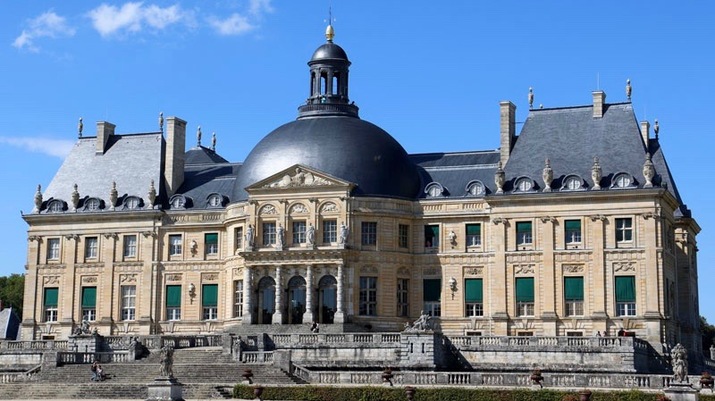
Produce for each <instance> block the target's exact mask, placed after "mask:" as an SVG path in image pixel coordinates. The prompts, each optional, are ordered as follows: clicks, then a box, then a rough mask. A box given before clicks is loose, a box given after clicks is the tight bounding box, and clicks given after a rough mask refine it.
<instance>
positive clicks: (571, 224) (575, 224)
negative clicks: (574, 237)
mask: <svg viewBox="0 0 715 401" xmlns="http://www.w3.org/2000/svg"><path fill="white" fill-rule="evenodd" d="M565 226H566V231H571V230H573V231H577V230H579V231H580V230H581V220H566V224H565Z"/></svg>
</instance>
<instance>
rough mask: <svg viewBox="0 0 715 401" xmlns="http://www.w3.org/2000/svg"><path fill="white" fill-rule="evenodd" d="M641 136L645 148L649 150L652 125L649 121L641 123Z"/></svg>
mask: <svg viewBox="0 0 715 401" xmlns="http://www.w3.org/2000/svg"><path fill="white" fill-rule="evenodd" d="M641 136H642V137H643V143H644V144H645V148H646V149H648V138H650V123H649V122H648V121H641Z"/></svg>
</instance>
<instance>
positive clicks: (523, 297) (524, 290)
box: [516, 277, 534, 302]
mask: <svg viewBox="0 0 715 401" xmlns="http://www.w3.org/2000/svg"><path fill="white" fill-rule="evenodd" d="M516 302H534V278H533V277H520V278H517V279H516Z"/></svg>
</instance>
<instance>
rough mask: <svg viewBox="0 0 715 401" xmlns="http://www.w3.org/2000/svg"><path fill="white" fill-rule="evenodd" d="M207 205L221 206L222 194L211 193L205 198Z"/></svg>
mask: <svg viewBox="0 0 715 401" xmlns="http://www.w3.org/2000/svg"><path fill="white" fill-rule="evenodd" d="M207 203H208V206H209V207H221V206H223V196H221V195H220V194H211V195H209V197H208V199H207Z"/></svg>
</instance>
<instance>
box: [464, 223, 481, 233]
mask: <svg viewBox="0 0 715 401" xmlns="http://www.w3.org/2000/svg"><path fill="white" fill-rule="evenodd" d="M481 231H482V230H481V225H479V224H467V235H479V234H481Z"/></svg>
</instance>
